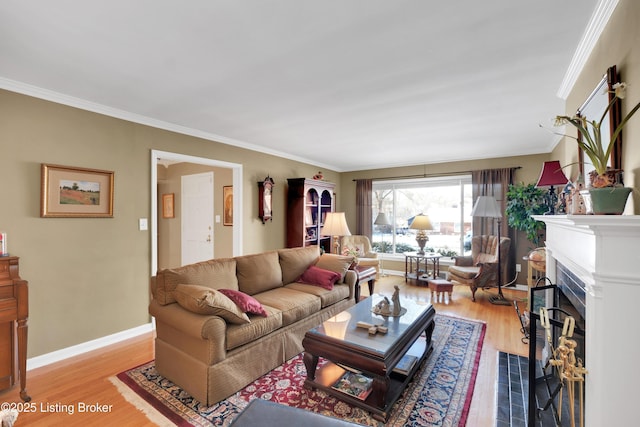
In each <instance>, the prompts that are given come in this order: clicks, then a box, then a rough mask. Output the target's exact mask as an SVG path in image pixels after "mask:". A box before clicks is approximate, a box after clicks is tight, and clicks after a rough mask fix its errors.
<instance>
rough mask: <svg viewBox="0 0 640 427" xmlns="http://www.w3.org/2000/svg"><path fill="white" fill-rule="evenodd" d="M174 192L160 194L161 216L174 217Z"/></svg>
mask: <svg viewBox="0 0 640 427" xmlns="http://www.w3.org/2000/svg"><path fill="white" fill-rule="evenodd" d="M174 201H175V195H174V193H168V194H163V195H162V218H175V217H176V215H175V211H174Z"/></svg>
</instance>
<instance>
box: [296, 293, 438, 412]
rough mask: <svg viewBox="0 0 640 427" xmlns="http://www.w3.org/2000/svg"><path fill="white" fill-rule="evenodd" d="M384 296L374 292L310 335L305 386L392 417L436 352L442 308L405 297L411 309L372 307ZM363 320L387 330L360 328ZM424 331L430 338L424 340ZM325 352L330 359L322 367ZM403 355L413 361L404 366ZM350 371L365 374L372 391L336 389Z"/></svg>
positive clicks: (405, 304)
mask: <svg viewBox="0 0 640 427" xmlns="http://www.w3.org/2000/svg"><path fill="white" fill-rule="evenodd" d="M382 299H383V296H382V295H375V294H374V295H373V296H370V297H369V298H367V299H365V300H363V301H360V302H359V303H357V304H356V305H354V306H353V307H351V308H349V309H348V310H345V311H343V312H341V313H339V314H337V315H336V316H334V317H332V318H330V319H328V320H327V321H325V322H324V323H322V324H321V325H319V326H318V327H316V328H313V329H311V330H310V331H308V332H307V333H306V334H305V337H304V340H303V341H302V346H303V347H304V364H305V367H306V369H307V378H306V379H305V383H304V385H305V387H307V388H311V389H314V388H317V389H320V390H323V391H325V392H327V393H329V394H331V395H332V396H335V397H337V398H339V399H341V400H344V401H346V402H348V403H350V404H352V405H354V406H358V407H361V408H363V409H365V410H367V411H369V412H371V413H372V414H373V416H374V418H376V419H378V420H380V421H383V422H386V421H387V419H388V418H389V415H390V413H389V412H390V410H391V408H392V407H393V404H394V403H395V402H396V400H398V398H399V397H400V395H401V394H402V392H403V391H404V389H405V387H406V386H407V384H408V383H409V381H411V379H412V378H413V375H414V374H415V373H416V371H417V370H418V368H419V367H420V365H421V364H422V363H423V362H424V360H425V359H426V358H427V357H428V356H429V354H430V353H431V350H432V343H431V336H432V334H433V328H434V326H435V321H434V318H435V314H436V312H435V309H434V308H433V306H431V304H428V303H427V304H418V303H416V302H415V301H413V300H409V299H406V298H401V300H400V304H401V305H402V307H403V308H406V313H405V314H404V315H402V316H399V317H391V316H389V317H383V316H381V315H377V314H374V313H373V311H372V309H373V308H374V307H375V305H376V304H378V303H379V302H380V301H381V300H382ZM358 322H365V323H368V324H373V325H380V326H383V327H386V328H387V332H386V333H380V332H377V333H375V334H370V333H369V330H368V329H366V328H361V327H358V326H357V324H358ZM423 334H424V336H425V339H424V340H422V339H421V340H419V339H418V338H419V337H420V336H421V335H423ZM405 356H406V357H405ZM320 357H322V358H323V359H327V360H328V361H329V362H328V363H326V364H324V365H323V366H322V367H320V368H318V359H319V358H320ZM401 359H402V362H403V363H404V362H406V361H407V360H409V361H410V362H412V363H409V366H408V367H406V369H399V368H400V365H402V364H401V363H399V362H400V361H401ZM347 372H355V373H359V374H362V375H363V376H364V378H365V381H368V384H365V388H368V391H367V393H362V394H361V395H360V396H358V395H357V393H354V394H348V393H346V392H344V391H340V390H338V389H337V388H342V387H337V388H336V386H337V385H338V384H339V383H340V380H341V379H343V380H344V379H345V373H347ZM347 375H349V374H347ZM358 379H362V377H358ZM349 380H352V378H349Z"/></svg>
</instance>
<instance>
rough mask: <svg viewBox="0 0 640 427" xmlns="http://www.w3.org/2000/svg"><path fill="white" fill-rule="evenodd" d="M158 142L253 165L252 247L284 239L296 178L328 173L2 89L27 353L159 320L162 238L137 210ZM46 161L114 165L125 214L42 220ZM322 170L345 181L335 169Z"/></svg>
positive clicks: (6, 180)
mask: <svg viewBox="0 0 640 427" xmlns="http://www.w3.org/2000/svg"><path fill="white" fill-rule="evenodd" d="M151 150H159V151H166V152H174V153H180V154H185V155H189V156H197V157H203V158H207V159H217V160H223V161H226V162H230V163H237V164H242V165H243V177H242V184H243V187H244V194H243V195H242V196H241V197H243V199H242V200H243V204H244V212H243V214H242V218H241V221H242V222H243V224H244V227H243V242H242V244H243V252H244V253H256V252H261V251H264V250H269V249H276V248H281V247H284V245H285V207H286V183H287V178H291V177H311V176H313V175H314V174H315V173H316V172H318V167H317V166H311V165H308V164H303V163H300V162H295V161H291V160H287V159H284V158H279V157H275V156H271V155H265V154H261V153H258V152H254V151H249V150H245V149H241V148H236V147H232V146H229V145H225V144H220V143H215V142H211V141H205V140H202V139H198V138H194V137H190V136H185V135H180V134H176V133H173V132H168V131H164V130H160V129H154V128H151V127H147V126H143V125H138V124H135V123H131V122H127V121H124V120H119V119H115V118H111V117H107V116H103V115H100V114H95V113H91V112H88V111H83V110H79V109H76V108H72V107H67V106H63V105H60V104H56V103H52V102H48V101H43V100H40V99H35V98H31V97H28V96H24V95H20V94H16V93H12V92H8V91H4V90H0V158H1V159H2V167H1V168H0V179H1V182H2V183H3V184H2V192H1V193H0V194H1V197H0V200H1V202H0V229H1V230H2V231H6V232H7V233H8V249H9V251H10V252H11V254H12V255H16V256H19V257H20V275H21V277H23V278H24V279H25V280H28V281H29V296H30V314H29V349H28V357H34V356H39V355H43V354H46V353H49V352H52V351H55V350H59V349H63V348H66V347H70V346H73V345H76V344H80V343H84V342H87V341H90V340H93V339H97V338H100V337H103V336H106V335H110V334H113V333H116V332H120V331H123V330H127V329H130V328H133V327H136V326H139V325H142V324H145V323H148V322H149V315H148V313H147V306H148V302H149V290H148V283H149V275H150V269H151V261H150V258H151V249H150V244H151V239H150V234H149V231H139V230H138V218H149V219H150V220H151V218H150V215H151V209H150V203H151V197H150V194H149V189H150V188H151V183H150V177H151V172H150V167H151V161H150V158H151ZM41 163H51V164H60V165H68V166H79V167H87V168H94V169H104V170H111V171H114V172H115V174H114V175H115V185H114V187H115V196H114V217H113V218H101V219H100V218H40V164H41ZM323 173H324V174H325V177H326V178H327V179H328V180H330V181H333V182H336V181H337V180H338V177H339V174H338V173H336V172H333V171H326V170H323ZM267 175H270V176H271V177H273V179H274V180H275V184H276V185H275V188H274V192H273V204H274V207H273V214H274V219H273V222H268V223H267V224H264V225H263V224H262V221H261V220H260V219H259V218H258V206H257V192H258V184H257V183H258V181H261V180H263V179H264V178H265V176H267ZM338 185H339V184H338ZM216 211H217V212H220V209H218V208H216ZM227 228H230V227H227ZM217 249H220V250H221V251H222V248H221V247H218V248H217Z"/></svg>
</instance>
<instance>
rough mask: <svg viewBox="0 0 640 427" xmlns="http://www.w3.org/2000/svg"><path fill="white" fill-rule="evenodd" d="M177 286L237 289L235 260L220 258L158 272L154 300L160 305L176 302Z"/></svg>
mask: <svg viewBox="0 0 640 427" xmlns="http://www.w3.org/2000/svg"><path fill="white" fill-rule="evenodd" d="M178 284H185V285H200V286H206V287H209V288H212V289H236V290H237V289H238V279H237V278H236V260H235V258H220V259H212V260H208V261H203V262H198V263H196V264H189V265H185V266H183V267H177V268H172V269H165V270H160V271H158V274H157V275H156V279H155V294H154V298H155V299H156V300H157V301H158V303H160V304H161V305H167V304H171V303H173V302H176V299H175V296H174V295H173V293H174V291H175V289H176V286H178Z"/></svg>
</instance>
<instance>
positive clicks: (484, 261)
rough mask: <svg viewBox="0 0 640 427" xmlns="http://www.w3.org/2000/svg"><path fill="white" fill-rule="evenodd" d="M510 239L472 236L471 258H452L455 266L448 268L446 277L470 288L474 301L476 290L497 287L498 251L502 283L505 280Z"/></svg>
mask: <svg viewBox="0 0 640 427" xmlns="http://www.w3.org/2000/svg"><path fill="white" fill-rule="evenodd" d="M510 245H511V239H509V238H508V237H501V238H500V247H499V249H498V236H491V235H482V236H473V238H472V239H471V256H457V257H454V262H455V264H454V265H452V266H450V267H449V271H448V277H449V280H450V281H452V282H457V283H460V284H463V285H469V287H471V299H472V300H473V301H475V300H476V290H478V289H480V288H483V289H484V288H493V287H497V286H498V250H500V264H501V265H500V268H501V269H502V270H501V275H502V281H503V282H504V280H505V279H506V278H507V259H508V253H509V246H510Z"/></svg>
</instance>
